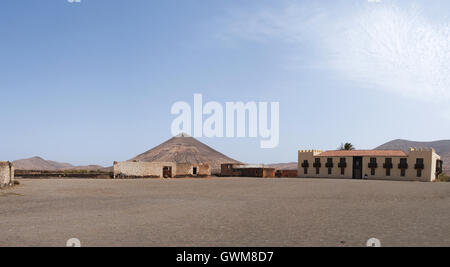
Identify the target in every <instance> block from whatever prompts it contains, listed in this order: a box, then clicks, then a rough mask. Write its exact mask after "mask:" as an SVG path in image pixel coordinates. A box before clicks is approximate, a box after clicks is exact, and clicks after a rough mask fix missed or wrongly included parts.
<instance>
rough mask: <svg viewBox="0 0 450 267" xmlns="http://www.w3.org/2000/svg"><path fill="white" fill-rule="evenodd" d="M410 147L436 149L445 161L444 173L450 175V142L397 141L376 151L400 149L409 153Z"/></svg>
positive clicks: (388, 143)
mask: <svg viewBox="0 0 450 267" xmlns="http://www.w3.org/2000/svg"><path fill="white" fill-rule="evenodd" d="M410 147H417V148H420V147H423V148H430V147H432V148H434V149H435V150H436V153H438V154H439V155H440V156H441V159H442V160H443V161H444V172H445V173H447V174H450V140H442V141H433V142H417V141H408V140H402V139H397V140H393V141H390V142H387V143H386V144H383V145H381V146H379V147H377V148H375V149H377V150H386V149H398V150H403V151H406V152H407V151H408V149H409V148H410Z"/></svg>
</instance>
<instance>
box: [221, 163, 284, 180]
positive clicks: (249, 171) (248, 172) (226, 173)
mask: <svg viewBox="0 0 450 267" xmlns="http://www.w3.org/2000/svg"><path fill="white" fill-rule="evenodd" d="M220 176H222V177H259V178H274V177H275V168H266V167H265V166H264V165H245V164H234V163H225V164H222V165H221V171H220Z"/></svg>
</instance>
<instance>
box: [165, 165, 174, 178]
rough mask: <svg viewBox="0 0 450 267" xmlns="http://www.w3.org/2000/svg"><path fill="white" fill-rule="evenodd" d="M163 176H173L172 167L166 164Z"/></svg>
mask: <svg viewBox="0 0 450 267" xmlns="http://www.w3.org/2000/svg"><path fill="white" fill-rule="evenodd" d="M163 177H164V178H172V167H169V166H166V167H164V168H163Z"/></svg>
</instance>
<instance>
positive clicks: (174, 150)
mask: <svg viewBox="0 0 450 267" xmlns="http://www.w3.org/2000/svg"><path fill="white" fill-rule="evenodd" d="M132 160H137V161H143V162H176V163H210V164H211V169H212V172H213V173H219V172H220V165H221V164H223V163H239V162H238V161H237V160H234V159H232V158H230V157H228V156H225V155H224V154H222V153H220V152H218V151H217V150H214V149H213V148H211V147H209V146H207V145H205V144H203V143H202V142H200V141H198V140H196V139H194V138H192V137H190V136H188V135H186V134H182V135H179V136H176V137H173V138H171V139H169V140H168V141H166V142H164V143H162V144H161V145H159V146H157V147H155V148H153V149H151V150H149V151H147V152H144V153H142V154H140V155H138V156H136V157H134V158H132V159H130V161H132Z"/></svg>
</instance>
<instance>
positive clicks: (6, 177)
mask: <svg viewBox="0 0 450 267" xmlns="http://www.w3.org/2000/svg"><path fill="white" fill-rule="evenodd" d="M13 185H14V166H13V164H12V163H11V162H3V161H0V187H6V186H13Z"/></svg>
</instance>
